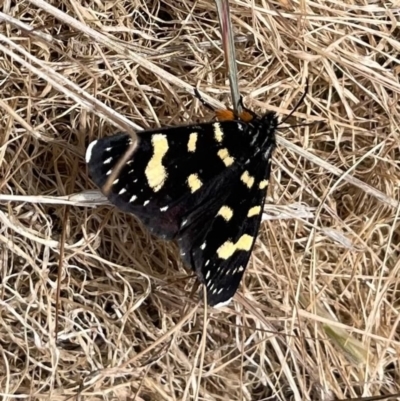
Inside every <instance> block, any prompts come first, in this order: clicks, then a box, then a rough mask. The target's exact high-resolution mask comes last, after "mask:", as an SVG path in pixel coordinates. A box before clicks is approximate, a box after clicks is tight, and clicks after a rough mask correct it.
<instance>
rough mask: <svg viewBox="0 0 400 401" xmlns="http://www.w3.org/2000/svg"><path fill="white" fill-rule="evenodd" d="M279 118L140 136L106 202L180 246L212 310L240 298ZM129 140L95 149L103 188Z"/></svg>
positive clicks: (91, 155)
mask: <svg viewBox="0 0 400 401" xmlns="http://www.w3.org/2000/svg"><path fill="white" fill-rule="evenodd" d="M277 125H278V119H277V116H276V115H275V113H267V114H265V115H264V116H261V117H257V116H254V118H252V119H251V120H249V121H247V120H246V121H243V120H226V121H219V122H208V123H203V124H193V125H187V126H179V127H173V128H163V129H156V130H148V131H141V132H139V133H138V134H137V136H138V144H137V146H136V149H135V151H134V154H133V155H132V157H131V158H130V159H129V160H128V161H127V163H126V164H125V165H124V166H122V168H121V169H120V171H119V175H118V177H117V178H116V179H115V180H114V181H113V182H112V185H111V190H110V191H109V192H108V193H107V197H108V199H109V200H110V201H111V202H112V203H113V204H114V205H115V206H117V207H118V208H120V209H121V210H123V211H125V212H129V213H133V214H135V215H136V216H137V217H138V218H139V219H141V220H142V222H143V223H144V224H145V225H146V226H147V227H148V228H149V230H150V231H151V232H152V233H154V234H155V235H157V236H160V237H162V238H164V239H170V240H171V239H174V240H177V241H178V244H179V247H180V251H181V256H182V258H183V260H184V262H185V263H186V264H187V265H189V266H190V267H191V268H192V269H193V270H194V271H195V272H196V273H197V276H198V278H199V279H200V281H201V282H203V283H204V284H205V285H206V288H207V299H208V303H209V304H210V305H211V306H216V305H220V304H225V303H227V302H228V301H229V300H230V299H231V298H232V297H233V295H234V294H235V292H236V290H237V288H238V286H239V284H240V281H241V278H242V276H243V273H244V271H245V269H246V266H247V263H248V260H249V258H250V255H251V251H252V249H253V246H254V242H255V239H256V237H257V233H258V229H259V225H260V221H261V216H262V210H263V206H264V202H265V195H266V188H267V186H268V180H269V176H270V170H271V156H272V151H273V149H274V147H275V130H276V128H277ZM130 142H131V140H130V137H129V135H127V134H118V135H115V136H111V137H107V138H102V139H98V140H96V141H93V142H92V143H90V144H89V146H88V149H87V152H86V162H87V164H88V169H89V173H90V175H91V177H92V179H93V181H94V182H95V184H96V185H97V186H99V187H100V188H102V187H103V186H104V184H105V183H106V181H107V179H108V177H109V176H110V175H111V174H112V172H113V169H114V168H115V167H116V164H117V163H118V161H119V159H120V158H121V157H122V156H123V155H124V153H125V152H126V151H127V149H128V148H129V146H130Z"/></svg>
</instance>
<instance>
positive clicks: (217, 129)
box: [213, 123, 224, 142]
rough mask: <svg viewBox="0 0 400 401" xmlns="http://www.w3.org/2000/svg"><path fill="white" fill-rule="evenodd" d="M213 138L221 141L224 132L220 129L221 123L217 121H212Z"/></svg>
mask: <svg viewBox="0 0 400 401" xmlns="http://www.w3.org/2000/svg"><path fill="white" fill-rule="evenodd" d="M213 127H214V138H215V140H216V141H217V142H222V138H223V137H224V133H223V132H222V130H221V125H220V124H219V123H214V125H213Z"/></svg>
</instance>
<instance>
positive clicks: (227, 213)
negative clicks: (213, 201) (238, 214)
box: [217, 206, 233, 221]
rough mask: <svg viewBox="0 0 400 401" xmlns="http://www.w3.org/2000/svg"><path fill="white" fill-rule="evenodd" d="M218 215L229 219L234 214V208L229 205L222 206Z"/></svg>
mask: <svg viewBox="0 0 400 401" xmlns="http://www.w3.org/2000/svg"><path fill="white" fill-rule="evenodd" d="M217 216H221V217H223V219H224V220H226V221H229V220H230V219H231V218H232V216H233V210H232V209H231V208H230V207H228V206H222V207H221V209H219V211H218V213H217Z"/></svg>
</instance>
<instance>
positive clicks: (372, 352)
mask: <svg viewBox="0 0 400 401" xmlns="http://www.w3.org/2000/svg"><path fill="white" fill-rule="evenodd" d="M55 7H56V8H55ZM1 11H2V13H1V14H0V87H1V99H0V110H1V120H0V124H1V125H0V169H1V172H0V183H1V193H0V220H1V223H0V263H1V265H0V277H1V278H0V288H1V292H0V355H1V357H0V394H1V397H2V399H3V400H28V399H29V400H54V401H58V400H72V399H75V400H90V401H95V400H96V401H97V400H127V401H128V400H136V401H140V400H142V401H143V400H146V401H148V400H168V401H170V400H171V401H172V400H174V401H175V400H182V401H183V400H205V401H220V400H267V399H271V400H297V401H299V400H306V399H312V400H320V399H321V400H331V399H335V398H345V397H357V396H361V395H364V396H367V395H377V394H387V393H395V392H400V384H399V383H400V362H399V352H400V330H399V320H400V315H399V311H400V289H399V286H400V278H399V260H398V256H399V245H398V244H399V239H400V235H399V234H400V233H399V221H398V212H399V210H398V204H397V201H398V198H399V182H400V181H399V180H400V169H399V164H398V163H399V155H400V151H399V144H400V142H399V115H400V107H399V94H400V84H399V73H400V66H399V61H398V55H399V51H400V40H399V37H400V28H399V21H400V18H399V15H400V3H399V2H398V1H387V2H385V3H384V2H380V1H367V0H365V1H361V0H360V1H357V0H354V1H351V0H343V1H340V0H339V1H335V2H330V1H324V0H315V1H300V2H296V1H291V0H285V1H283V0H281V1H266V0H254V1H251V0H233V1H231V11H232V20H233V24H234V28H235V32H236V34H237V44H236V45H237V58H238V60H239V66H238V68H239V82H240V89H241V92H242V94H243V95H244V97H245V102H246V104H247V106H249V107H250V108H252V109H254V110H256V111H257V112H266V111H268V110H273V111H276V112H278V113H280V114H281V115H282V116H285V115H287V114H288V113H289V112H290V110H292V108H293V107H294V105H295V104H296V101H297V100H298V98H299V97H300V95H301V93H302V91H303V90H304V86H305V80H306V78H307V77H308V78H309V81H310V89H309V94H308V96H307V98H306V100H305V102H304V103H303V105H302V106H301V107H300V108H299V109H298V111H297V112H296V113H295V115H294V116H293V117H292V118H291V120H290V124H291V125H296V124H304V123H312V122H314V124H312V125H309V126H301V127H294V128H286V129H282V130H280V132H279V145H278V149H277V151H276V153H275V157H274V162H273V177H272V184H271V187H270V190H269V197H268V203H269V204H268V206H266V208H265V221H264V222H263V224H262V228H261V231H260V235H259V239H258V241H257V245H256V248H255V250H254V252H253V255H252V257H251V260H250V263H249V266H248V269H247V273H246V276H245V279H244V280H243V283H242V286H241V288H240V290H239V292H238V296H237V297H236V300H235V301H234V302H232V303H231V304H230V305H229V306H227V307H224V308H222V309H221V310H218V311H216V310H212V309H210V308H208V310H206V311H205V310H204V306H203V302H202V299H201V297H200V298H199V296H198V295H197V294H194V295H192V294H191V290H192V287H193V284H194V282H195V280H194V278H193V277H190V275H191V272H189V271H187V270H186V269H185V268H184V267H183V266H182V263H181V262H180V260H179V257H178V253H177V249H176V247H175V246H174V245H173V244H171V243H165V242H163V241H161V240H158V239H156V238H151V237H150V235H149V234H148V232H147V231H146V230H145V228H144V227H142V226H141V225H140V224H139V222H138V221H137V220H136V219H135V218H134V217H133V216H128V215H125V214H123V213H121V212H119V211H117V210H116V209H114V208H113V207H112V206H110V205H107V204H106V203H105V202H104V200H103V199H102V198H101V196H99V195H98V194H96V192H84V191H87V190H92V191H93V190H95V187H94V186H93V184H92V182H91V181H90V179H89V178H88V175H87V169H86V166H85V162H84V157H83V156H84V152H85V149H86V146H87V144H88V143H89V141H91V140H93V139H95V138H99V137H102V136H106V135H111V134H113V133H115V132H117V131H118V130H120V129H125V130H130V131H132V129H133V128H135V127H136V128H138V127H139V126H140V127H142V128H147V127H157V126H160V125H174V124H179V123H182V122H188V121H194V120H196V121H204V120H208V119H211V118H212V117H213V116H212V115H211V113H210V112H209V111H208V110H207V109H205V108H204V107H202V106H201V105H199V103H198V101H197V100H195V99H194V98H193V96H191V95H190V94H189V93H188V90H190V87H191V86H196V85H199V88H200V89H201V90H202V91H203V92H204V93H205V96H206V98H207V99H208V97H207V95H209V96H210V97H212V98H213V99H214V103H213V104H214V105H218V104H219V105H223V104H228V103H229V99H230V94H229V86H228V82H227V78H226V72H225V68H224V58H223V54H222V50H221V44H220V42H219V39H220V33H219V26H218V22H217V16H216V12H215V5H214V3H213V1H212V0H197V1H196V0H164V1H149V0H108V1H98V0H93V1H92V0H87V1H83V0H64V1H55V0H54V1H49V2H45V1H43V0H31V1H21V0H19V1H11V0H4V1H3V3H2V9H1ZM218 102H220V103H218ZM135 124H136V125H135ZM339 169H340V170H339ZM71 195H74V196H71ZM60 259H61V261H62V263H61V269H59V263H60ZM59 270H60V271H59ZM58 274H60V276H58ZM58 285H59V286H60V299H59V304H58V305H57V304H56V294H57V286H58ZM199 299H200V301H199ZM57 310H58V317H56V311H57ZM56 321H58V326H56ZM55 332H57V338H56V336H55ZM268 397H270V398H268Z"/></svg>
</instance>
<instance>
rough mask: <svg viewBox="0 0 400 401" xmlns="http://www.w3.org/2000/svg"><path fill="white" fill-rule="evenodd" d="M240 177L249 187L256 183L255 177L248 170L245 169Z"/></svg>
mask: <svg viewBox="0 0 400 401" xmlns="http://www.w3.org/2000/svg"><path fill="white" fill-rule="evenodd" d="M240 179H241V180H242V181H243V183H244V184H246V185H247V187H248V188H251V187H252V186H253V184H254V177H252V176H251V175H250V174H249V172H248V171H245V172H244V173H243V174H242V176H241V177H240Z"/></svg>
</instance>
